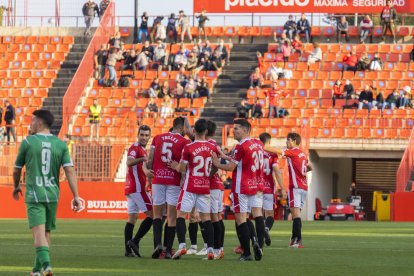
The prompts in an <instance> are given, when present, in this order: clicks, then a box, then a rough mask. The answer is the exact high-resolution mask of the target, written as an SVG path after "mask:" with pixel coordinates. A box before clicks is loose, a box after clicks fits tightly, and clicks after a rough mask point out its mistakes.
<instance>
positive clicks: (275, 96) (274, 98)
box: [265, 88, 288, 106]
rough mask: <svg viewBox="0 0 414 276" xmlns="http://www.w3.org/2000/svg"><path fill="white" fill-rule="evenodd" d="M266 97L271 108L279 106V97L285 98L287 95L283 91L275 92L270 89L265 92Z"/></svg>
mask: <svg viewBox="0 0 414 276" xmlns="http://www.w3.org/2000/svg"><path fill="white" fill-rule="evenodd" d="M265 93H266V94H267V96H268V97H269V104H270V105H272V106H278V105H279V99H280V98H281V97H286V95H288V93H286V92H284V91H283V90H276V89H273V88H272V89H270V90H268V91H267V92H265Z"/></svg>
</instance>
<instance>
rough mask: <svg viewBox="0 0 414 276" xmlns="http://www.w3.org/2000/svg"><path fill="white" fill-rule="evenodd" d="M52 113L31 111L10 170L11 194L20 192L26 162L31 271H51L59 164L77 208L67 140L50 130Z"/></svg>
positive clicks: (77, 198) (15, 197)
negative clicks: (27, 132)
mask: <svg viewBox="0 0 414 276" xmlns="http://www.w3.org/2000/svg"><path fill="white" fill-rule="evenodd" d="M53 120H54V118H53V115H52V114H51V113H50V111H48V110H36V111H34V112H33V118H32V122H31V124H30V130H31V133H32V135H31V136H28V137H27V138H26V139H24V140H23V141H22V143H21V145H20V148H19V153H18V155H17V159H16V164H15V169H14V172H13V180H14V191H13V197H14V199H16V200H19V195H22V189H21V186H20V177H21V172H22V168H23V166H26V193H25V202H26V210H27V218H28V220H29V227H30V229H32V233H33V237H34V246H35V247H36V259H35V264H34V267H33V270H32V273H31V275H34V276H39V275H41V274H40V272H41V270H42V269H43V274H42V275H53V273H52V269H51V264H50V256H49V245H50V231H51V230H54V229H55V228H56V225H55V223H56V208H57V204H58V201H59V192H60V189H59V172H60V167H61V166H63V169H64V171H65V174H66V178H67V179H68V181H69V185H70V189H71V191H72V194H73V197H74V199H73V201H72V202H73V210H74V211H78V210H79V208H80V202H79V197H78V187H77V181H76V174H75V170H74V168H73V163H72V160H71V158H70V155H69V151H68V148H67V146H66V144H65V143H64V142H63V141H61V140H59V138H57V137H55V136H53V135H52V134H50V127H51V126H52V124H53Z"/></svg>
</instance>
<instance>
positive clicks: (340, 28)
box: [336, 16, 349, 42]
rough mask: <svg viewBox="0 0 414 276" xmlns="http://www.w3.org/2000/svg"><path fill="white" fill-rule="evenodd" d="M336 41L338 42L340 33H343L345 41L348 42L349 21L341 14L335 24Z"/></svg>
mask: <svg viewBox="0 0 414 276" xmlns="http://www.w3.org/2000/svg"><path fill="white" fill-rule="evenodd" d="M336 27H337V31H336V41H337V42H340V38H341V37H342V35H345V40H346V42H349V23H348V21H346V17H345V16H341V20H340V21H339V22H338V24H337V26H336Z"/></svg>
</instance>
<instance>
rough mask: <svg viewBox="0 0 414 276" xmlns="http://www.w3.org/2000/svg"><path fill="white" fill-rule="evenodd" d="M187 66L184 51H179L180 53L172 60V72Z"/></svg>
mask: <svg viewBox="0 0 414 276" xmlns="http://www.w3.org/2000/svg"><path fill="white" fill-rule="evenodd" d="M186 65H187V56H186V55H185V50H184V49H181V51H180V52H179V53H178V54H176V55H175V58H174V66H173V68H174V70H179V69H180V68H185V66H186Z"/></svg>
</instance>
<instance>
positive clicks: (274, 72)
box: [265, 62, 283, 82]
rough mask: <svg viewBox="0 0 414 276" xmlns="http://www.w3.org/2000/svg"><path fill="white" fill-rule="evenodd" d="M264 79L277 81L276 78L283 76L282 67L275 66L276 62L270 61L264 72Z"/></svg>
mask: <svg viewBox="0 0 414 276" xmlns="http://www.w3.org/2000/svg"><path fill="white" fill-rule="evenodd" d="M265 77H266V80H271V81H272V82H275V81H277V80H278V79H281V78H283V69H282V67H280V66H277V64H276V62H272V63H271V64H270V66H269V69H267V72H266V76H265Z"/></svg>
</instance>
